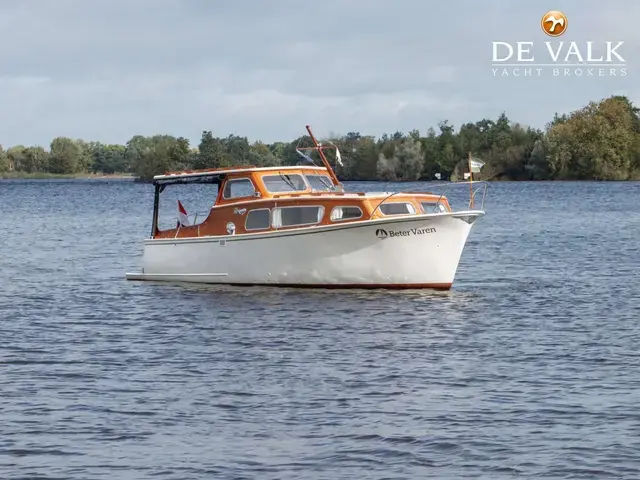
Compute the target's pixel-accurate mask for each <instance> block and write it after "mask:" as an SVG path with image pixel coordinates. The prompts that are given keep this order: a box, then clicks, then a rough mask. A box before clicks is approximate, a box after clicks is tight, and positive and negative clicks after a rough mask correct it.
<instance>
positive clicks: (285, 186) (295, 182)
mask: <svg viewBox="0 0 640 480" xmlns="http://www.w3.org/2000/svg"><path fill="white" fill-rule="evenodd" d="M262 183H264V186H265V187H266V189H267V190H269V191H270V192H295V191H301V190H306V189H307V184H306V183H305V182H304V178H303V177H302V175H299V174H293V175H288V174H285V173H281V174H280V175H265V176H263V177H262Z"/></svg>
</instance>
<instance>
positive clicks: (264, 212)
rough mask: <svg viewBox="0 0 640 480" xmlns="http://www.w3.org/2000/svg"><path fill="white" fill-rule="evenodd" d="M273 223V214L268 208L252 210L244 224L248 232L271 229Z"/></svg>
mask: <svg viewBox="0 0 640 480" xmlns="http://www.w3.org/2000/svg"><path fill="white" fill-rule="evenodd" d="M270 223H271V212H270V211H269V209H268V208H259V209H257V210H251V211H250V212H249V213H248V214H247V220H246V222H245V224H244V228H245V229H246V230H263V229H266V228H269V224H270Z"/></svg>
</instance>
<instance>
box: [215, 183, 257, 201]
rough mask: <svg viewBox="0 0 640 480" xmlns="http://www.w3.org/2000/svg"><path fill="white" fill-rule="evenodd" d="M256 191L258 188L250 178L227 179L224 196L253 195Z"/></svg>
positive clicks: (226, 197)
mask: <svg viewBox="0 0 640 480" xmlns="http://www.w3.org/2000/svg"><path fill="white" fill-rule="evenodd" d="M255 193H256V189H255V187H254V186H253V182H251V180H249V179H248V178H238V179H235V180H227V182H226V183H225V185H224V190H223V191H222V197H223V198H225V199H229V198H240V197H253V196H254V195H255Z"/></svg>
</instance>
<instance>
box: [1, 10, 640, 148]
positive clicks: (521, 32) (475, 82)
mask: <svg viewBox="0 0 640 480" xmlns="http://www.w3.org/2000/svg"><path fill="white" fill-rule="evenodd" d="M549 9H554V10H561V11H563V12H564V13H565V14H566V15H567V17H568V19H569V27H568V29H567V31H566V33H565V34H564V35H563V36H562V38H560V40H564V41H565V42H570V41H572V40H575V41H577V42H580V44H581V47H584V42H586V41H588V40H591V41H594V42H606V41H612V42H614V44H615V43H617V42H618V41H624V42H625V43H624V45H623V46H622V47H621V48H620V49H618V53H620V54H621V55H622V56H623V57H624V59H625V60H626V63H627V67H626V68H627V75H626V76H624V77H622V76H620V74H619V73H618V75H616V76H613V77H612V76H610V75H605V76H603V77H599V76H597V74H596V75H595V76H592V77H587V76H586V74H585V75H583V76H582V77H575V76H573V75H572V76H569V77H553V76H552V74H551V73H550V72H545V74H544V75H542V76H541V77H537V76H532V77H527V78H523V77H513V76H512V75H510V76H508V77H502V76H494V73H493V71H492V67H491V64H492V43H491V42H492V41H507V42H512V43H515V42H516V41H533V42H535V44H536V45H535V49H536V62H540V61H541V60H542V57H538V54H539V51H538V49H539V48H540V46H542V47H543V48H544V45H543V42H545V41H550V40H551V41H553V42H557V41H558V39H552V38H550V37H547V36H546V35H544V33H543V32H542V30H541V29H540V19H541V16H542V15H543V14H544V13H545V12H546V11H547V10H549ZM638 19H640V2H638V1H634V0H628V1H621V0H612V1H610V2H606V3H605V2H602V0H599V1H597V2H596V1H588V0H574V1H569V0H558V1H556V2H551V3H550V2H548V1H544V2H543V1H537V0H535V1H528V2H520V1H513V0H503V1H499V0H467V1H465V0H448V1H447V2H433V1H430V0H393V1H391V0H388V1H382V0H322V1H321V2H302V1H300V0H296V1H294V0H95V1H87V0H55V1H54V0H1V1H0V58H1V61H0V112H1V113H0V144H2V145H3V146H4V147H5V148H6V147H9V146H12V145H16V144H24V145H42V146H45V147H47V148H48V146H49V144H50V142H51V139H52V138H53V137H55V136H59V135H62V136H70V137H74V138H82V139H85V140H99V141H103V142H114V143H115V142H117V143H125V142H126V141H127V140H128V139H129V138H131V137H132V136H133V135H135V134H142V135H152V134H156V133H166V134H171V135H175V136H185V137H187V138H189V139H190V140H191V141H192V145H194V146H195V145H197V143H198V141H199V138H200V135H201V133H202V130H212V131H213V133H214V135H216V136H226V135H228V134H231V133H234V134H237V135H243V136H247V137H249V139H250V140H251V141H253V140H255V139H261V140H264V141H268V142H271V141H275V140H286V141H289V140H292V139H294V138H296V137H298V136H299V135H302V134H304V133H305V130H304V126H305V124H307V123H309V124H311V125H312V127H313V128H314V132H315V133H317V134H318V135H320V136H322V135H325V134H329V133H340V134H343V133H347V132H349V131H357V132H360V133H362V134H371V135H376V136H379V135H381V134H382V133H384V132H389V133H393V132H395V131H398V130H399V131H404V132H407V131H409V130H412V129H419V130H420V132H421V133H422V134H424V133H425V132H426V130H427V128H428V127H429V126H434V127H437V124H438V122H439V121H441V120H444V119H448V120H449V121H450V122H451V123H453V124H454V125H455V126H456V127H458V126H459V125H460V124H461V123H463V122H467V121H477V120H480V119H482V118H483V117H490V118H495V117H497V116H498V115H499V114H500V112H502V111H505V112H506V113H507V115H508V117H509V118H510V119H512V120H517V121H519V122H521V123H524V124H528V125H532V126H535V127H544V124H545V123H546V122H547V121H549V120H550V119H551V118H552V117H553V114H554V113H555V112H565V111H571V110H574V109H578V108H580V107H582V106H583V105H585V104H586V103H587V102H589V101H590V100H597V99H600V98H603V97H606V96H609V95H612V94H625V95H628V96H629V97H630V98H631V99H632V100H633V101H634V102H637V103H640V29H639V28H638V27H637V25H636V22H637V20H638ZM565 48H566V47H565ZM583 51H586V47H585V48H584V50H583ZM543 53H544V52H543ZM513 60H515V58H514V59H513ZM607 70H608V69H607Z"/></svg>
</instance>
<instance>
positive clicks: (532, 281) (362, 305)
mask: <svg viewBox="0 0 640 480" xmlns="http://www.w3.org/2000/svg"><path fill="white" fill-rule="evenodd" d="M419 186H420V185H419V184H411V185H402V188H405V189H406V188H416V187H419ZM422 186H423V187H424V185H422ZM348 188H349V189H355V188H357V189H364V190H387V189H396V188H397V186H396V185H391V184H374V183H361V184H348ZM188 190H190V188H189V187H185V188H182V189H181V190H180V193H183V192H184V195H185V196H184V197H182V198H186V200H185V201H184V203H185V206H186V207H187V209H188V210H190V209H191V208H192V207H191V205H193V204H195V202H196V200H199V201H201V204H202V205H205V206H206V203H207V202H210V197H209V196H207V193H206V192H204V191H198V192H197V194H194V195H195V197H197V198H195V197H194V198H193V199H192V198H187V197H188V194H189V193H188ZM456 190H460V192H459V193H460V194H461V195H460V196H459V198H458V196H453V199H454V200H458V201H457V205H456V206H458V207H461V206H463V204H464V203H463V202H464V201H465V197H464V195H466V194H468V191H467V190H465V189H464V188H462V189H460V188H458V189H456ZM163 195H164V194H163ZM167 198H169V200H168V203H167V206H166V208H165V211H166V213H165V217H164V218H165V219H166V221H167V222H169V223H171V222H172V221H175V200H173V198H177V197H167ZM0 205H2V216H1V217H0V240H1V244H2V246H3V248H2V252H3V255H2V257H0V312H1V313H0V339H1V340H0V478H2V479H18V478H23V479H41V478H42V479H44V478H46V479H54V478H55V479H72V480H76V479H77V480H90V479H123V480H124V479H148V478H155V479H163V480H164V479H167V480H169V479H176V480H178V479H180V480H182V479H192V478H193V479H227V478H229V479H231V478H233V479H244V478H247V479H254V478H255V479H261V480H262V479H305V480H312V479H338V478H340V479H342V478H349V479H351V478H352V479H383V478H385V479H391V478H393V479H396V478H397V479H400V478H411V479H417V478H420V479H424V478H437V479H450V478H451V479H457V478H487V479H502V478H516V477H518V478H520V477H535V478H581V479H582V478H585V479H586V478H607V479H610V478H640V413H639V410H638V408H639V405H640V352H639V350H638V346H639V345H640V250H639V248H638V247H639V240H638V239H639V233H640V212H639V210H640V184H638V183H591V182H584V183H503V184H491V185H490V186H489V189H488V193H487V201H486V205H485V207H486V211H487V216H486V217H484V218H482V219H481V220H479V221H478V222H476V223H475V225H474V228H473V230H472V233H471V236H470V239H469V242H468V244H467V247H466V249H465V251H464V254H463V257H462V260H461V264H460V268H459V271H458V275H457V277H456V282H455V284H454V288H453V290H451V291H450V292H446V293H442V292H440V293H438V292H428V291H406V292H384V291H382V292H367V291H365V292H362V291H332V290H330V291H313V290H298V289H293V290H288V289H277V288H259V287H253V288H239V287H215V286H204V287H197V286H184V285H167V284H164V285H163V284H150V283H138V282H127V281H126V280H124V273H125V272H126V271H136V270H138V268H139V265H140V255H141V252H142V239H143V238H144V237H145V236H147V235H148V234H149V231H150V222H151V210H152V188H151V187H150V186H149V185H140V184H134V183H131V182H126V181H103V180H93V181H2V182H0ZM193 208H195V207H193Z"/></svg>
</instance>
